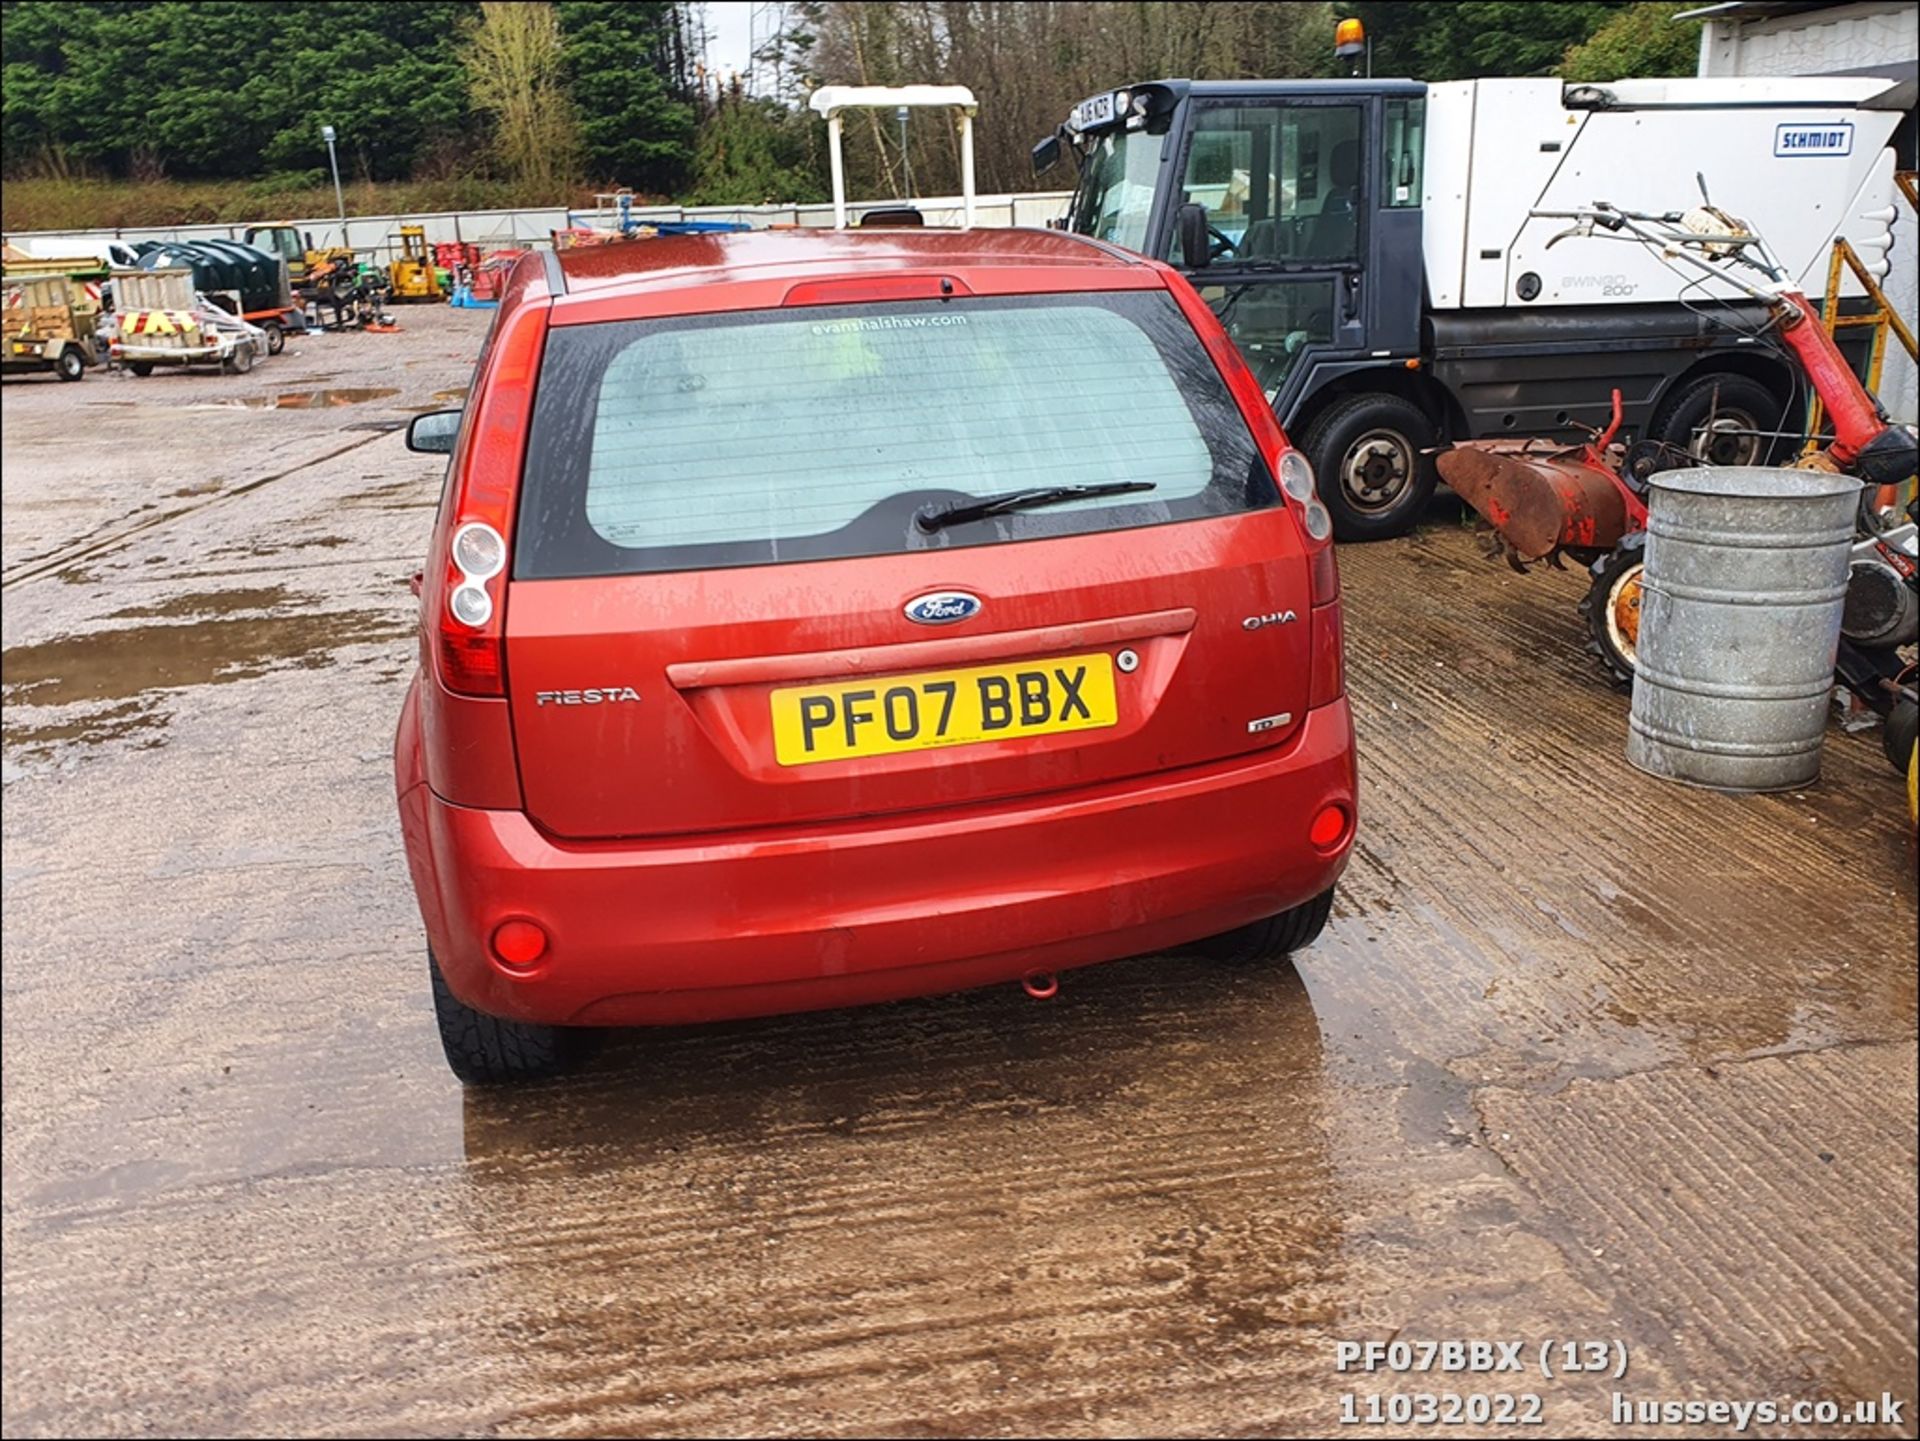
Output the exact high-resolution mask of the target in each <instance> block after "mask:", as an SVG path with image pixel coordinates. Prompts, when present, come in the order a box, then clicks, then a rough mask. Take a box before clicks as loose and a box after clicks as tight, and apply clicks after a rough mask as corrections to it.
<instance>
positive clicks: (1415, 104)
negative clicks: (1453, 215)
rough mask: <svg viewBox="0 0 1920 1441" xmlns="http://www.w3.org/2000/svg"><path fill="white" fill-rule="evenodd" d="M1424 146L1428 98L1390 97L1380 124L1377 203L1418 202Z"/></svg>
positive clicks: (1402, 205) (1400, 205)
mask: <svg viewBox="0 0 1920 1441" xmlns="http://www.w3.org/2000/svg"><path fill="white" fill-rule="evenodd" d="M1426 146H1427V102H1426V101H1425V100H1389V101H1387V103H1386V108H1385V111H1384V114H1383V121H1382V124H1381V126H1380V203H1381V204H1382V205H1385V206H1387V207H1389V208H1390V209H1394V210H1405V209H1417V208H1418V207H1419V204H1420V181H1421V173H1420V169H1421V161H1422V160H1423V159H1424V158H1425V155H1426Z"/></svg>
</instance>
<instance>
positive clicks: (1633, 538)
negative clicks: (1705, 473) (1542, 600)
mask: <svg viewBox="0 0 1920 1441" xmlns="http://www.w3.org/2000/svg"><path fill="white" fill-rule="evenodd" d="M1646 548H1647V538H1646V536H1645V535H1644V534H1642V535H1630V536H1628V537H1627V538H1626V539H1625V540H1623V541H1621V542H1620V544H1619V545H1617V546H1616V547H1614V549H1613V551H1612V553H1611V554H1609V555H1603V556H1601V557H1600V559H1598V560H1596V561H1595V562H1594V563H1593V571H1592V574H1593V584H1592V585H1590V586H1589V587H1588V588H1587V595H1586V599H1585V600H1583V601H1581V602H1580V614H1581V615H1583V616H1585V617H1586V620H1587V637H1588V639H1587V649H1588V650H1590V651H1592V652H1593V653H1594V654H1595V655H1597V656H1599V657H1600V661H1601V664H1603V665H1604V666H1606V668H1607V670H1608V672H1609V673H1610V674H1611V675H1612V676H1613V679H1614V680H1615V681H1616V682H1617V683H1618V684H1620V685H1623V686H1627V685H1632V684H1633V668H1634V665H1635V664H1636V658H1637V657H1638V655H1639V651H1640V578H1641V575H1642V574H1643V572H1644V571H1645V570H1646V563H1645V557H1646Z"/></svg>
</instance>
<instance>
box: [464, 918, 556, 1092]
mask: <svg viewBox="0 0 1920 1441" xmlns="http://www.w3.org/2000/svg"><path fill="white" fill-rule="evenodd" d="M427 969H428V971H429V972H430V973H431V974H432V977H433V1018H434V1020H435V1021H436V1022H437V1023H438V1025H439V1029H440V1048H441V1049H442V1050H443V1051H445V1052H446V1053H447V1064H448V1065H449V1066H450V1067H452V1068H453V1073H454V1075H456V1076H458V1077H459V1078H460V1080H461V1081H462V1082H464V1083H465V1084H467V1085H469V1086H497V1085H504V1084H508V1083H510V1082H515V1081H538V1080H541V1079H544V1078H545V1077H547V1076H554V1075H558V1074H559V1073H560V1072H561V1071H563V1070H565V1069H566V1068H567V1066H568V1064H569V1063H570V1062H571V1061H572V1060H573V1059H574V1058H575V1057H576V1056H577V1054H578V1052H579V1047H578V1046H577V1045H576V1044H575V1043H576V1042H577V1041H578V1039H579V1032H577V1031H572V1030H569V1029H567V1028H566V1027H564V1026H539V1025H531V1024H528V1023H527V1022H525V1021H508V1020H503V1019H501V1018H500V1017H499V1016H489V1015H488V1014H487V1013H486V1012H484V1011H476V1010H474V1009H473V1007H472V1006H469V1005H467V1004H466V1003H465V1002H463V1001H461V1000H460V999H459V998H458V997H456V996H455V995H454V994H453V991H452V989H451V988H450V987H449V986H448V985H447V978H446V977H445V976H444V975H442V974H441V972H440V962H439V961H438V960H437V959H435V957H434V954H433V952H432V951H428V952H427Z"/></svg>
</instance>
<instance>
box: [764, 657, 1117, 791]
mask: <svg viewBox="0 0 1920 1441" xmlns="http://www.w3.org/2000/svg"><path fill="white" fill-rule="evenodd" d="M1118 720H1119V712H1118V710H1117V708H1116V706H1115V703H1114V696H1113V658H1112V657H1111V656H1109V655H1107V654H1106V653H1105V652H1104V651H1096V652H1093V653H1091V654H1088V655H1070V656H1064V657H1062V658H1060V659H1058V660H1027V661H1019V662H1016V663H1015V664H1012V665H988V666H976V667H973V668H972V669H969V670H939V671H927V672H924V673H923V674H920V675H887V676H874V677H872V678H871V679H869V680H857V681H836V682H833V683H831V684H826V685H798V686H789V687H787V688H785V689H783V690H777V691H775V692H774V693H773V753H774V756H775V758H776V759H777V760H778V761H779V762H780V764H781V765H783V766H804V765H811V764H813V763H814V762H816V761H843V760H851V759H852V758H854V757H856V756H889V755H897V754H898V753H900V752H901V751H920V750H932V749H934V748H935V747H939V746H965V745H977V744H978V743H979V742H981V741H994V740H1007V739H1009V738H1011V737H1014V736H1038V735H1054V734H1057V733H1059V732H1061V731H1084V730H1100V729H1102V728H1103V727H1106V726H1110V725H1113V724H1115V723H1116V722H1117V721H1118Z"/></svg>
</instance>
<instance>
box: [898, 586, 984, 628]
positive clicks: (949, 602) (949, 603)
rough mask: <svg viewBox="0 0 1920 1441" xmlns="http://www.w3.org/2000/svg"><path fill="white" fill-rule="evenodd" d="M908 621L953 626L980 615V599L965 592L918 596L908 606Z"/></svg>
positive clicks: (947, 591)
mask: <svg viewBox="0 0 1920 1441" xmlns="http://www.w3.org/2000/svg"><path fill="white" fill-rule="evenodd" d="M905 609H906V614H907V619H908V620H910V621H913V622H915V623H916V624H919V625H952V624H953V623H954V622H955V621H960V620H968V619H971V618H972V617H974V616H976V615H978V614H980V598H979V597H978V596H973V595H968V594H967V593H966V592H965V591H963V590H942V591H936V592H934V594H932V595H922V596H916V597H914V598H913V599H912V600H910V601H908V602H907V604H906V607H905Z"/></svg>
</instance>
